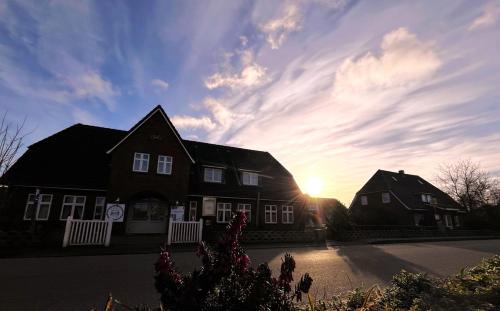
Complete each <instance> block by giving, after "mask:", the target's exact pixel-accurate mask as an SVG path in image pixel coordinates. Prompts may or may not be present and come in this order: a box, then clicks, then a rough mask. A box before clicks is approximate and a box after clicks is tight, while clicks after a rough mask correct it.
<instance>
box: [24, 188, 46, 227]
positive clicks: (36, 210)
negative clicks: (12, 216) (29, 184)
mask: <svg viewBox="0 0 500 311" xmlns="http://www.w3.org/2000/svg"><path fill="white" fill-rule="evenodd" d="M30 196H33V200H30ZM43 196H50V201H49V202H42V197H43ZM52 199H53V196H52V194H49V193H40V195H39V200H38V206H34V205H35V194H34V193H28V200H27V201H26V207H25V208H24V215H23V220H32V219H31V217H30V218H26V212H27V211H28V206H29V205H30V204H33V213H35V220H39V221H47V220H49V218H50V209H51V208H52ZM42 204H48V205H49V210H48V211H47V218H40V217H39V214H40V205H42Z"/></svg>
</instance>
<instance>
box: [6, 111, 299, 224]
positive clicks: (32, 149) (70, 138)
mask: <svg viewBox="0 0 500 311" xmlns="http://www.w3.org/2000/svg"><path fill="white" fill-rule="evenodd" d="M2 184H4V185H7V187H8V192H9V195H8V197H9V200H8V202H7V206H6V208H4V209H3V211H2V215H1V217H2V219H3V220H4V221H5V220H8V221H9V222H11V223H19V224H20V225H22V226H26V224H29V222H30V221H29V220H30V219H31V213H32V210H33V205H34V204H33V201H34V193H35V190H36V189H39V190H40V196H39V198H40V203H39V208H38V209H37V211H36V214H37V224H38V226H41V227H46V228H47V227H49V228H62V227H63V226H64V223H65V220H66V218H67V217H68V216H72V217H73V218H74V219H103V218H104V214H105V209H106V204H107V203H114V202H119V203H122V204H125V216H124V222H123V223H115V225H114V226H113V234H164V233H165V232H166V231H167V227H168V219H169V215H170V212H171V210H172V208H173V207H181V209H183V213H181V215H182V216H181V217H183V218H184V220H199V219H200V218H202V219H203V220H204V228H205V230H207V231H220V230H222V229H223V228H224V227H225V226H226V225H227V223H228V222H229V220H230V219H231V215H232V213H233V212H235V211H238V210H239V211H244V212H245V213H247V216H248V218H249V224H248V226H247V230H273V231H287V230H291V231H292V230H293V231H300V230H304V223H305V221H304V215H305V213H304V211H303V210H304V203H303V199H302V193H301V191H300V189H299V187H298V186H297V184H296V183H295V180H294V178H293V176H292V175H291V174H290V172H288V171H287V170H286V169H285V168H284V167H283V166H282V165H281V164H280V163H279V162H278V161H277V160H276V159H275V158H274V157H273V156H272V155H271V154H270V153H268V152H263V151H256V150H249V149H242V148H235V147H229V146H222V145H215V144H208V143H202V142H196V141H189V140H184V139H182V138H181V136H180V135H179V133H178V132H177V130H176V129H175V127H174V126H173V124H172V123H171V121H170V120H169V118H168V116H167V114H166V113H165V111H164V110H163V109H162V108H161V106H157V107H156V108H154V109H153V110H152V111H151V112H150V113H148V114H147V115H146V116H145V117H144V118H143V119H141V120H140V121H139V122H138V123H137V124H135V125H134V126H133V127H132V128H131V129H130V130H129V131H122V130H116V129H110V128H103V127H96V126H88V125H82V124H75V125H73V126H70V127H68V128H66V129H64V130H62V131H60V132H58V133H56V134H54V135H52V136H50V137H47V138H45V139H43V140H41V141H39V142H37V143H35V144H33V145H31V146H29V148H28V150H27V151H26V152H25V153H24V154H23V155H22V156H21V157H20V158H19V160H18V161H17V162H16V163H15V164H14V165H13V166H12V168H11V169H10V170H9V171H8V172H7V173H6V174H5V175H4V177H3V179H2Z"/></svg>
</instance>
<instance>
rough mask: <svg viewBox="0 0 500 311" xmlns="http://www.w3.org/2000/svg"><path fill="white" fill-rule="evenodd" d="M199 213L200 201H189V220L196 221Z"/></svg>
mask: <svg viewBox="0 0 500 311" xmlns="http://www.w3.org/2000/svg"><path fill="white" fill-rule="evenodd" d="M197 214H198V202H197V201H189V214H188V217H189V219H188V220H189V221H195V220H196V217H197Z"/></svg>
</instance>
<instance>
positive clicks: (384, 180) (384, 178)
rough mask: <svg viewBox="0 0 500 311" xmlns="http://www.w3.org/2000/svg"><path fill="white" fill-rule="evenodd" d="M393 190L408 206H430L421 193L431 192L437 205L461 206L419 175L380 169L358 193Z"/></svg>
mask: <svg viewBox="0 0 500 311" xmlns="http://www.w3.org/2000/svg"><path fill="white" fill-rule="evenodd" d="M381 191H392V192H393V193H394V194H395V195H396V196H397V197H398V198H399V199H400V200H401V201H402V202H403V203H404V204H405V205H406V206H407V207H408V208H411V209H422V208H429V205H428V204H424V203H423V202H422V198H421V195H422V194H423V193H425V194H431V195H432V196H434V197H435V198H436V199H437V204H436V206H437V207H440V208H460V206H459V205H458V203H457V202H455V201H454V200H453V199H452V198H451V197H450V196H449V195H448V194H446V193H445V192H443V191H441V190H440V189H439V188H437V187H435V186H434V185H432V184H431V183H430V182H428V181H426V180H425V179H423V178H422V177H420V176H418V175H411V174H406V173H404V172H400V173H395V172H390V171H384V170H378V171H377V172H376V173H375V174H374V175H373V176H372V177H371V178H370V179H369V180H368V181H367V182H366V184H365V185H364V186H363V187H362V188H361V190H359V191H358V192H357V195H360V194H363V193H371V192H381Z"/></svg>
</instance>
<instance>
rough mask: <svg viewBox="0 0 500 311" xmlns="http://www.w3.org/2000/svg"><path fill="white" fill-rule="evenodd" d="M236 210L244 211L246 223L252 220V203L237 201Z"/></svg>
mask: <svg viewBox="0 0 500 311" xmlns="http://www.w3.org/2000/svg"><path fill="white" fill-rule="evenodd" d="M236 210H237V211H238V212H244V213H245V215H246V216H247V223H250V222H252V204H250V203H238V207H237V208H236Z"/></svg>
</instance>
